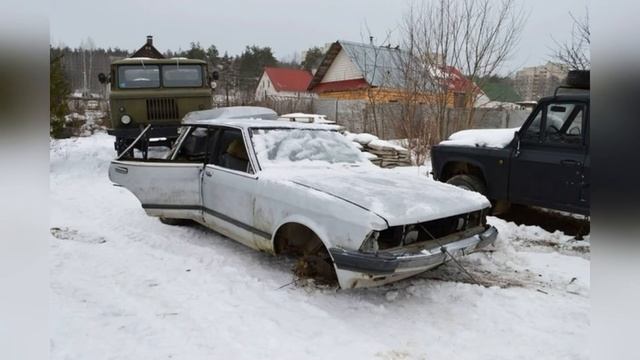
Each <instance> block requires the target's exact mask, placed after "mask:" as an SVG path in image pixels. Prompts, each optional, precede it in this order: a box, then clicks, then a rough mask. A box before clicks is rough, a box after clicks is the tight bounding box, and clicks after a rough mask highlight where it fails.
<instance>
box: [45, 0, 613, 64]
mask: <svg viewBox="0 0 640 360" xmlns="http://www.w3.org/2000/svg"><path fill="white" fill-rule="evenodd" d="M521 1H522V3H521V4H522V6H523V9H524V11H525V12H526V13H527V14H528V15H529V16H528V21H527V23H526V25H525V28H524V30H523V33H522V40H521V42H520V44H519V46H518V48H517V49H516V52H515V54H514V56H513V58H512V59H511V60H510V61H509V62H508V63H507V64H506V65H505V69H503V70H502V71H501V72H502V73H505V72H507V71H510V70H514V69H518V68H520V67H523V66H531V65H539V64H543V63H545V62H546V61H547V60H549V55H550V53H551V50H550V48H551V47H552V45H553V40H552V39H553V38H555V39H557V40H559V41H562V40H565V39H566V38H568V36H569V33H570V30H571V19H570V17H569V11H572V12H573V13H574V14H577V15H579V16H582V14H584V11H585V10H584V9H585V7H586V5H587V4H588V3H589V2H588V0H529V1H527V0H521ZM407 3H408V1H406V0H321V1H302V0H272V1H264V0H215V1H213V0H180V1H171V2H166V3H164V2H162V1H153V2H152V1H145V0H109V1H101V2H99V5H97V4H96V2H92V1H87V0H52V1H51V6H52V8H51V11H50V14H51V15H50V37H51V43H52V44H53V45H60V44H64V45H68V46H70V47H77V46H79V45H80V43H81V42H82V41H83V39H86V38H87V37H91V39H93V41H94V42H95V44H96V46H98V47H105V48H106V47H119V48H123V49H127V50H135V49H137V48H138V47H140V46H141V45H142V44H143V43H144V41H145V36H146V35H148V34H149V35H153V36H154V44H155V45H156V47H157V48H158V49H159V50H160V51H164V50H167V49H171V50H177V49H178V48H182V49H183V50H184V49H187V48H189V43H190V42H191V41H199V42H200V44H201V45H202V46H203V47H205V48H206V47H208V46H209V45H211V44H214V45H216V47H217V48H218V50H219V51H220V53H221V54H222V53H224V52H225V51H228V52H229V54H231V55H235V54H239V53H241V52H242V50H243V49H244V47H245V46H246V45H253V44H256V45H260V46H270V47H271V48H272V49H273V50H274V53H275V56H276V57H277V58H279V59H282V58H287V59H288V58H291V57H292V56H293V54H295V53H300V52H301V51H302V50H305V49H307V48H309V47H311V46H316V45H324V44H326V43H329V42H333V41H335V40H338V39H344V40H352V41H361V40H362V39H363V38H366V37H367V36H366V30H365V24H366V25H367V26H368V27H369V29H370V30H371V32H372V33H373V35H374V36H376V37H377V38H379V39H382V38H384V37H385V35H386V33H387V32H388V31H392V35H393V36H399V30H398V24H399V22H400V20H401V17H402V14H403V13H404V11H405V10H406V5H407ZM589 6H590V12H591V14H594V13H596V12H597V11H599V10H601V11H606V2H601V3H600V4H590V5H589ZM598 8H601V9H598Z"/></svg>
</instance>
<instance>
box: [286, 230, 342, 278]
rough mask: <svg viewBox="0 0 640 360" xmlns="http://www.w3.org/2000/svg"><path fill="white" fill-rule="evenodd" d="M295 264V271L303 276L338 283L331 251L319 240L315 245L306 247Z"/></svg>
mask: <svg viewBox="0 0 640 360" xmlns="http://www.w3.org/2000/svg"><path fill="white" fill-rule="evenodd" d="M303 250H304V252H303V254H302V255H301V256H300V257H299V258H298V261H297V262H296V265H295V269H294V271H295V273H296V275H298V276H299V277H301V278H310V279H314V280H315V281H317V282H318V283H321V284H332V285H333V284H335V283H337V275H336V270H335V268H334V266H333V261H332V260H331V256H330V255H329V252H328V251H327V249H326V248H325V247H324V245H323V244H322V243H321V242H320V241H317V242H316V243H315V244H313V246H310V247H305V249H303Z"/></svg>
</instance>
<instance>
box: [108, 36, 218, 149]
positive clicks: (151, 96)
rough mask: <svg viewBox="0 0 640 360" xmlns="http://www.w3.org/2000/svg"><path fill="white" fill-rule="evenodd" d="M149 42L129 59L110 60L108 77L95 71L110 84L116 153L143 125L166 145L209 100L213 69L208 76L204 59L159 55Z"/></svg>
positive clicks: (205, 106)
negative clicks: (149, 126)
mask: <svg viewBox="0 0 640 360" xmlns="http://www.w3.org/2000/svg"><path fill="white" fill-rule="evenodd" d="M150 40H151V39H149V38H148V39H147V44H146V45H145V46H143V47H142V48H141V49H140V50H138V51H137V52H136V53H135V54H134V55H133V56H132V57H129V58H125V59H121V60H117V61H114V62H112V63H111V67H110V73H109V75H108V76H107V75H104V74H100V75H99V80H100V81H101V82H103V83H107V82H108V83H109V104H110V113H111V126H110V128H109V129H108V133H109V134H110V135H113V136H115V137H116V140H115V148H116V150H117V152H118V154H120V153H121V152H122V151H124V149H126V148H127V147H128V146H129V144H131V143H132V142H133V140H134V139H135V138H136V137H137V136H138V135H139V134H140V132H141V131H142V129H143V128H144V127H146V126H147V125H152V127H153V128H152V130H151V131H150V132H149V133H148V134H147V135H148V136H149V138H150V139H159V140H160V141H157V142H156V143H157V144H158V145H170V144H171V142H172V141H173V140H175V139H176V138H177V136H178V132H177V129H178V127H179V126H180V121H181V119H182V117H184V115H186V114H187V113H189V112H191V111H198V110H205V109H210V108H211V107H212V104H213V93H212V87H213V86H214V83H213V80H216V79H217V73H216V72H214V73H213V74H212V75H211V76H210V75H209V73H208V69H207V63H206V62H205V61H203V60H197V59H187V58H164V57H163V56H162V54H160V53H159V52H158V51H157V50H156V49H155V48H153V45H152V44H151V42H150ZM144 55H146V56H144ZM151 56H153V57H151Z"/></svg>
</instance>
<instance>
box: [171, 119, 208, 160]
mask: <svg viewBox="0 0 640 360" xmlns="http://www.w3.org/2000/svg"><path fill="white" fill-rule="evenodd" d="M183 129H185V130H186V131H188V132H189V133H188V134H187V135H186V137H185V138H184V140H183V141H182V144H181V145H180V148H179V149H178V154H177V155H176V157H175V158H174V160H175V161H178V162H181V161H182V162H184V161H186V162H199V163H204V162H205V159H206V156H207V145H208V144H209V141H208V139H209V138H210V135H211V134H212V132H213V129H209V128H206V127H193V128H183Z"/></svg>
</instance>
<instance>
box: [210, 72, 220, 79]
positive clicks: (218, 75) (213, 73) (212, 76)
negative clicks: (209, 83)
mask: <svg viewBox="0 0 640 360" xmlns="http://www.w3.org/2000/svg"><path fill="white" fill-rule="evenodd" d="M211 79H212V80H218V79H220V73H219V72H217V71H214V72H212V73H211Z"/></svg>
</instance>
